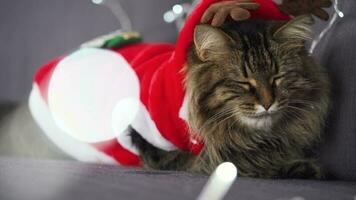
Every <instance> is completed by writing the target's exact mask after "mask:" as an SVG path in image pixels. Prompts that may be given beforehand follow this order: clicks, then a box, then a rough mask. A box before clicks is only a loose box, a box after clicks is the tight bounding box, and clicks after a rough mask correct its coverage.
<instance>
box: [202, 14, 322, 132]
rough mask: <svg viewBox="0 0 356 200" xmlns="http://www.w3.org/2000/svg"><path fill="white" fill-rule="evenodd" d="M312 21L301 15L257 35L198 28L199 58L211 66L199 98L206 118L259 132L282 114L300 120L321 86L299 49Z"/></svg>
mask: <svg viewBox="0 0 356 200" xmlns="http://www.w3.org/2000/svg"><path fill="white" fill-rule="evenodd" d="M311 23H312V22H311V20H310V18H308V17H304V18H298V19H295V20H293V21H291V22H289V23H288V24H286V25H283V26H281V27H278V28H276V26H274V25H271V26H265V27H261V30H259V31H256V29H255V30H254V29H252V30H249V27H248V26H247V27H243V26H245V25H244V24H240V25H233V26H225V27H223V28H221V29H215V28H212V27H210V26H206V25H201V26H200V27H198V28H197V29H196V32H195V47H196V53H197V56H198V57H199V59H200V60H201V61H202V62H203V63H205V64H207V63H210V64H211V65H210V66H209V70H207V69H206V70H205V72H204V73H202V76H201V79H202V82H201V84H202V85H204V84H205V86H206V92H205V95H202V97H201V98H200V99H199V100H200V101H201V102H200V103H201V105H205V110H207V111H208V112H209V114H208V115H209V116H208V118H211V117H214V115H226V116H227V117H232V116H233V117H234V118H236V120H238V121H239V122H241V123H242V124H244V125H247V126H249V127H254V128H261V129H262V128H269V127H272V125H273V123H275V122H277V121H278V120H279V119H281V118H283V116H285V115H295V117H298V113H299V112H302V111H304V110H306V109H305V106H309V107H310V106H313V101H317V100H318V99H317V95H316V94H315V91H316V90H317V88H319V87H320V86H319V85H318V84H319V82H318V81H317V80H315V78H316V77H313V75H312V74H313V73H311V71H313V69H308V66H305V64H304V62H303V59H306V58H308V56H307V55H306V54H305V51H304V50H302V49H303V48H304V42H305V39H306V38H308V37H310V24H311ZM238 26H240V27H238ZM257 27H258V26H257ZM255 28H256V27H255ZM203 65H204V64H202V66H203ZM219 113H224V114H219Z"/></svg>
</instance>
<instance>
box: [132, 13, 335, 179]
mask: <svg viewBox="0 0 356 200" xmlns="http://www.w3.org/2000/svg"><path fill="white" fill-rule="evenodd" d="M311 24H312V19H311V17H310V16H301V17H297V18H295V19H293V20H292V21H290V22H288V23H286V24H281V23H279V22H267V21H244V22H228V23H225V24H224V25H223V26H222V27H220V28H214V27H212V26H209V25H199V26H198V27H197V28H196V30H195V37H194V45H193V46H192V47H191V49H190V51H189V56H188V63H187V66H186V71H185V73H186V75H187V76H186V77H187V79H186V90H187V93H188V95H189V125H190V128H191V130H192V133H197V134H199V136H200V137H201V138H203V141H204V143H205V146H204V149H203V150H202V152H201V153H200V155H199V156H193V155H190V154H189V153H186V152H162V151H160V150H157V149H155V148H154V147H152V146H151V147H150V146H147V144H146V142H145V141H144V140H143V139H142V138H141V139H140V138H137V134H136V135H135V134H133V141H134V143H135V144H136V145H137V146H138V147H139V149H141V154H142V158H143V160H144V162H145V163H147V164H146V165H147V167H149V168H158V169H175V170H188V171H198V172H204V173H211V172H212V171H213V170H214V169H215V168H216V166H217V165H219V164H220V163H221V162H224V161H230V162H233V163H234V164H235V165H236V166H237V167H238V169H239V172H240V174H241V175H242V176H247V177H267V178H320V177H321V176H322V172H321V170H320V168H319V167H318V165H317V164H316V163H315V162H314V161H313V160H312V158H309V157H308V156H307V154H306V152H307V151H308V150H310V149H311V148H312V147H313V146H314V145H315V144H317V143H318V142H319V140H320V136H321V133H322V131H323V124H324V120H325V117H326V114H327V110H328V105H329V81H328V76H327V73H326V71H325V70H324V69H323V68H322V67H321V66H319V65H317V64H316V63H315V62H314V61H313V59H312V58H311V57H310V56H309V55H308V53H307V51H306V50H305V47H304V44H305V41H306V40H308V38H310V37H311V31H310V30H311V29H310V28H311V27H310V26H311ZM135 138H136V139H135ZM143 147H145V148H143ZM169 166H170V167H169Z"/></svg>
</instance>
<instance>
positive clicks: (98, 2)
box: [91, 0, 104, 5]
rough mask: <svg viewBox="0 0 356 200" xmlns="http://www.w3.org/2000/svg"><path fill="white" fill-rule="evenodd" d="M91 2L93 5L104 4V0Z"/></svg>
mask: <svg viewBox="0 0 356 200" xmlns="http://www.w3.org/2000/svg"><path fill="white" fill-rule="evenodd" d="M91 2H92V3H93V4H98V5H100V4H103V3H104V0H91Z"/></svg>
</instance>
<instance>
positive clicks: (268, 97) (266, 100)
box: [259, 88, 274, 111]
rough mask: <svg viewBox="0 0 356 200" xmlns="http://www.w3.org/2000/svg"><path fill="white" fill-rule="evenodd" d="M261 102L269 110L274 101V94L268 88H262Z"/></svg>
mask: <svg viewBox="0 0 356 200" xmlns="http://www.w3.org/2000/svg"><path fill="white" fill-rule="evenodd" d="M259 92H260V103H261V105H262V106H263V107H264V108H265V109H266V111H268V110H269V109H270V107H271V106H272V104H273V102H274V98H273V94H272V92H271V91H270V90H268V89H267V88H261V89H260V91H259Z"/></svg>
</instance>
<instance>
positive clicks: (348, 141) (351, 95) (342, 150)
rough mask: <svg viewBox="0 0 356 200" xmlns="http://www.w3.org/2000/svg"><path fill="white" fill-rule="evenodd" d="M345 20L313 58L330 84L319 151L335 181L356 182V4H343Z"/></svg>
mask: <svg viewBox="0 0 356 200" xmlns="http://www.w3.org/2000/svg"><path fill="white" fill-rule="evenodd" d="M340 3H341V5H340V7H341V8H342V10H343V11H344V12H345V16H346V17H345V18H343V19H341V20H339V21H338V23H337V24H336V25H335V26H334V28H333V29H332V30H331V31H330V32H329V33H328V34H327V35H326V37H325V38H324V39H323V40H322V41H321V43H320V45H319V46H318V47H317V49H316V52H315V56H316V57H317V58H318V59H319V61H320V63H321V64H322V65H323V66H325V67H327V68H328V70H329V72H330V76H331V84H332V101H333V105H332V110H331V113H330V117H329V120H328V123H327V127H326V136H325V141H324V144H323V146H322V148H321V162H322V164H323V165H324V167H325V168H326V170H327V171H328V172H329V173H330V174H331V175H333V176H334V177H335V178H338V179H343V180H354V181H355V180H356V84H355V77H356V37H355V35H356V15H355V14H356V12H354V10H356V3H355V1H349V0H343V1H341V2H340Z"/></svg>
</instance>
